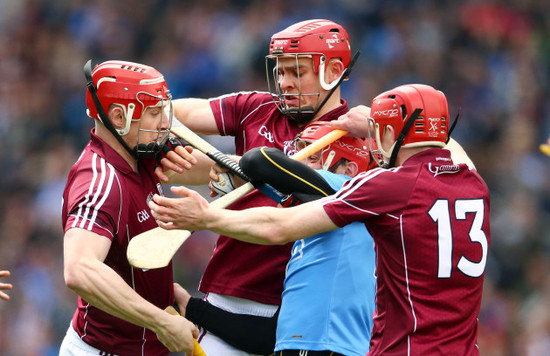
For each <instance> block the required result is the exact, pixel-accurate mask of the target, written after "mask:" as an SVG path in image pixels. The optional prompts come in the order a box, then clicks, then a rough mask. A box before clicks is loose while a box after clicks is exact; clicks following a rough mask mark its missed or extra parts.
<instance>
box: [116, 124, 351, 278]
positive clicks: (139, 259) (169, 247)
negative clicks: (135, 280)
mask: <svg viewBox="0 0 550 356" xmlns="http://www.w3.org/2000/svg"><path fill="white" fill-rule="evenodd" d="M345 134H347V131H344V130H338V129H336V130H333V131H331V132H329V133H328V134H326V135H325V136H323V137H321V138H320V139H319V140H317V141H315V142H313V143H312V144H311V145H309V146H306V147H305V148H304V149H302V150H301V151H298V152H297V153H295V154H294V155H292V156H291V158H292V159H295V160H298V161H302V160H304V159H306V158H307V157H309V156H311V155H312V154H314V153H316V152H318V151H320V150H321V149H322V148H324V147H326V146H328V145H329V144H331V143H332V142H334V141H336V140H338V139H339V138H340V137H342V136H344V135H345ZM191 144H192V143H191ZM254 189H255V188H254V186H253V185H252V183H250V182H248V183H246V184H244V185H242V186H240V187H239V188H237V189H235V190H233V191H231V192H229V193H227V194H226V195H224V196H222V197H220V198H218V199H216V200H214V201H213V202H211V203H210V205H211V206H213V207H216V208H226V207H227V206H229V205H231V204H232V203H234V202H235V201H237V200H239V199H240V198H242V197H243V196H245V195H246V194H248V193H250V192H251V191H252V190H254ZM189 236H191V232H190V231H187V230H165V229H163V228H160V227H156V228H154V229H151V230H149V231H146V232H143V233H141V234H139V235H137V236H134V237H133V238H132V239H131V240H130V243H129V245H128V250H127V252H126V255H127V258H128V261H129V262H130V264H131V265H132V266H134V267H136V268H144V269H151V268H161V267H165V266H167V265H168V264H169V263H170V261H171V260H172V257H173V256H174V254H175V253H176V251H177V250H178V249H179V248H180V246H181V245H182V244H183V243H184V242H185V240H187V239H188V238H189Z"/></svg>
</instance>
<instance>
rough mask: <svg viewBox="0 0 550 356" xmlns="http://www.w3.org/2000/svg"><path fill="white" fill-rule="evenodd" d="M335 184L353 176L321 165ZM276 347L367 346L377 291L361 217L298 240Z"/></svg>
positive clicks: (355, 351)
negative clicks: (350, 222) (338, 227)
mask: <svg viewBox="0 0 550 356" xmlns="http://www.w3.org/2000/svg"><path fill="white" fill-rule="evenodd" d="M318 172H319V173H320V174H321V175H322V176H323V178H325V180H326V181H327V182H328V183H329V184H330V185H331V187H332V188H333V189H334V190H338V189H340V188H341V187H342V185H343V184H344V182H345V181H347V180H349V179H350V177H347V176H345V175H341V174H334V173H331V172H328V171H323V170H318ZM284 283H285V284H284V292H283V301H282V304H281V311H280V314H279V321H278V325H277V342H276V345H275V350H276V351H279V350H289V349H296V350H313V351H321V350H329V351H334V352H338V353H341V354H344V355H348V356H364V355H365V354H366V353H367V352H368V350H369V343H370V336H371V331H372V317H373V313H374V306H375V303H374V296H375V291H376V278H375V252H374V243H373V240H372V237H371V236H370V234H369V233H368V231H367V229H366V228H365V225H364V224H363V223H359V222H355V223H352V224H350V225H347V226H345V227H343V228H340V229H337V230H333V231H329V232H326V233H322V234H318V235H315V236H312V237H308V238H306V239H303V240H298V241H296V242H295V243H294V246H293V248H292V256H291V259H290V261H289V262H288V265H287V271H286V278H285V282H284Z"/></svg>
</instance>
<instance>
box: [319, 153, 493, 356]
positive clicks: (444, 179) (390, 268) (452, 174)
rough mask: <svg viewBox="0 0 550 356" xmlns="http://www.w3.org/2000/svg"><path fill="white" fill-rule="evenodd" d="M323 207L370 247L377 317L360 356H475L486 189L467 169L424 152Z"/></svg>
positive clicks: (367, 176) (362, 180)
mask: <svg viewBox="0 0 550 356" xmlns="http://www.w3.org/2000/svg"><path fill="white" fill-rule="evenodd" d="M324 209H325V211H326V212H327V214H328V215H329V217H330V218H331V220H332V221H333V222H334V223H335V224H336V225H338V226H344V225H347V224H349V223H351V222H353V221H362V222H364V223H365V225H366V227H367V229H368V231H369V232H370V234H371V235H372V237H373V239H374V242H375V245H376V259H377V264H376V266H377V277H378V278H377V291H376V314H375V316H374V327H373V332H372V339H371V349H370V352H369V354H368V355H461V356H462V355H478V354H479V350H478V346H477V344H476V343H477V328H478V322H477V317H478V312H479V306H480V302H481V294H482V288H483V273H484V270H485V265H486V262H487V251H488V248H489V242H490V230H489V191H488V189H487V186H486V184H485V183H484V182H483V180H482V179H481V177H480V176H479V175H478V174H477V172H476V171H475V170H470V169H469V168H468V167H467V166H466V165H464V164H460V165H454V164H453V163H452V161H451V158H450V152H449V151H447V150H444V149H430V150H426V151H423V152H420V153H418V154H416V155H414V156H413V157H411V158H409V159H408V160H407V161H406V162H405V164H404V165H403V166H401V167H398V168H392V169H389V170H386V169H381V168H379V169H374V170H371V171H369V172H366V173H362V174H360V175H358V176H357V177H355V178H354V179H352V180H351V181H349V182H347V183H346V184H345V185H344V187H343V188H342V190H340V191H339V192H338V193H337V194H336V195H335V196H332V197H328V198H325V201H324Z"/></svg>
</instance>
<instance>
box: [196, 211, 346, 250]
mask: <svg viewBox="0 0 550 356" xmlns="http://www.w3.org/2000/svg"><path fill="white" fill-rule="evenodd" d="M203 221H204V224H205V228H206V229H208V230H212V231H214V232H216V233H219V234H222V235H226V236H230V237H233V238H235V239H237V240H240V241H245V242H250V243H255V244H285V243H288V242H292V241H297V240H300V239H303V238H306V237H309V236H313V235H315V234H318V233H321V232H324V231H328V230H332V229H334V228H337V226H336V225H334V224H333V223H332V221H331V220H330V219H329V218H328V216H327V215H326V214H325V213H324V210H323V208H322V206H321V205H320V204H319V203H318V202H316V201H314V202H311V203H306V204H302V205H300V206H296V207H293V208H288V209H279V208H272V207H260V208H253V209H246V210H240V211H239V210H222V209H213V208H210V209H207V211H206V212H205V214H204V216H203Z"/></svg>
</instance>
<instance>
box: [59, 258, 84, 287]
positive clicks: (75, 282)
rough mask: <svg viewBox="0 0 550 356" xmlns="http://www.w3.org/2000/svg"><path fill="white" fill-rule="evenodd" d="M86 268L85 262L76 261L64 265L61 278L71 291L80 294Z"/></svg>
mask: <svg viewBox="0 0 550 356" xmlns="http://www.w3.org/2000/svg"><path fill="white" fill-rule="evenodd" d="M87 269H89V268H88V267H86V262H85V261H78V262H75V263H66V264H65V267H64V270H63V277H64V279H65V285H66V286H67V287H68V288H69V289H71V290H72V291H74V292H76V293H77V294H80V293H79V292H80V291H81V290H83V289H84V288H85V287H84V286H85V285H86V282H85V279H86V275H87V273H86V270H87Z"/></svg>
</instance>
